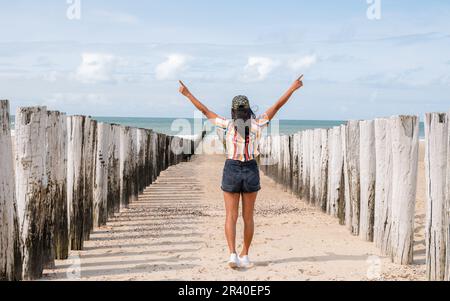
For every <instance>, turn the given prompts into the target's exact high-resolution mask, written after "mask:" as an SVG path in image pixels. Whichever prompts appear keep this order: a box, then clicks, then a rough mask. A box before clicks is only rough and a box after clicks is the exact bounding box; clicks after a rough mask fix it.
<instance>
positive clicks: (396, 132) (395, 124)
mask: <svg viewBox="0 0 450 301" xmlns="http://www.w3.org/2000/svg"><path fill="white" fill-rule="evenodd" d="M390 128H391V131H392V137H391V138H392V177H393V181H395V184H393V191H392V235H391V243H392V259H393V261H394V262H395V263H397V264H411V263H412V262H413V245H414V208H415V204H416V188H417V169H418V162H419V160H418V153H419V119H418V117H417V116H397V117H392V118H391V123H390Z"/></svg>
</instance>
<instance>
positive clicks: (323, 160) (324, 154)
mask: <svg viewBox="0 0 450 301" xmlns="http://www.w3.org/2000/svg"><path fill="white" fill-rule="evenodd" d="M320 134H321V153H320V181H319V185H320V186H319V195H318V196H319V203H318V205H319V207H320V208H321V209H322V211H324V212H326V211H327V199H328V163H329V145H328V130H327V129H320Z"/></svg>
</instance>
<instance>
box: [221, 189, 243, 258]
mask: <svg viewBox="0 0 450 301" xmlns="http://www.w3.org/2000/svg"><path fill="white" fill-rule="evenodd" d="M223 197H224V200H225V209H226V219H225V236H226V238H227V242H228V248H229V249H230V253H237V252H236V223H237V219H238V216H239V198H240V194H239V193H230V192H224V193H223Z"/></svg>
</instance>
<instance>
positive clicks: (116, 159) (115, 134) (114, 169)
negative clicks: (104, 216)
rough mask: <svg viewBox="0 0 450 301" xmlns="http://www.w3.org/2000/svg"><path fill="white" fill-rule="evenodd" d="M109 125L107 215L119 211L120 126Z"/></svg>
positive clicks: (111, 215) (112, 214)
mask: <svg viewBox="0 0 450 301" xmlns="http://www.w3.org/2000/svg"><path fill="white" fill-rule="evenodd" d="M109 127H110V139H109V149H108V165H107V167H108V201H107V211H108V217H113V216H114V213H117V212H119V211H120V183H121V182H120V126H119V125H116V124H113V125H109Z"/></svg>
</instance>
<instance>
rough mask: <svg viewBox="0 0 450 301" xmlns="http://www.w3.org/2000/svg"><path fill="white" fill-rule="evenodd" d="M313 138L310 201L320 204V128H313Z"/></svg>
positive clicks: (316, 204) (313, 203)
mask: <svg viewBox="0 0 450 301" xmlns="http://www.w3.org/2000/svg"><path fill="white" fill-rule="evenodd" d="M311 134H312V137H311V138H312V139H311V182H310V185H311V186H310V192H309V194H310V203H311V204H312V205H315V206H318V199H319V197H318V191H319V187H320V185H319V183H318V182H319V180H320V179H319V177H320V163H321V162H320V157H321V143H322V135H321V133H320V130H319V129H314V130H312V133H311Z"/></svg>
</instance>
